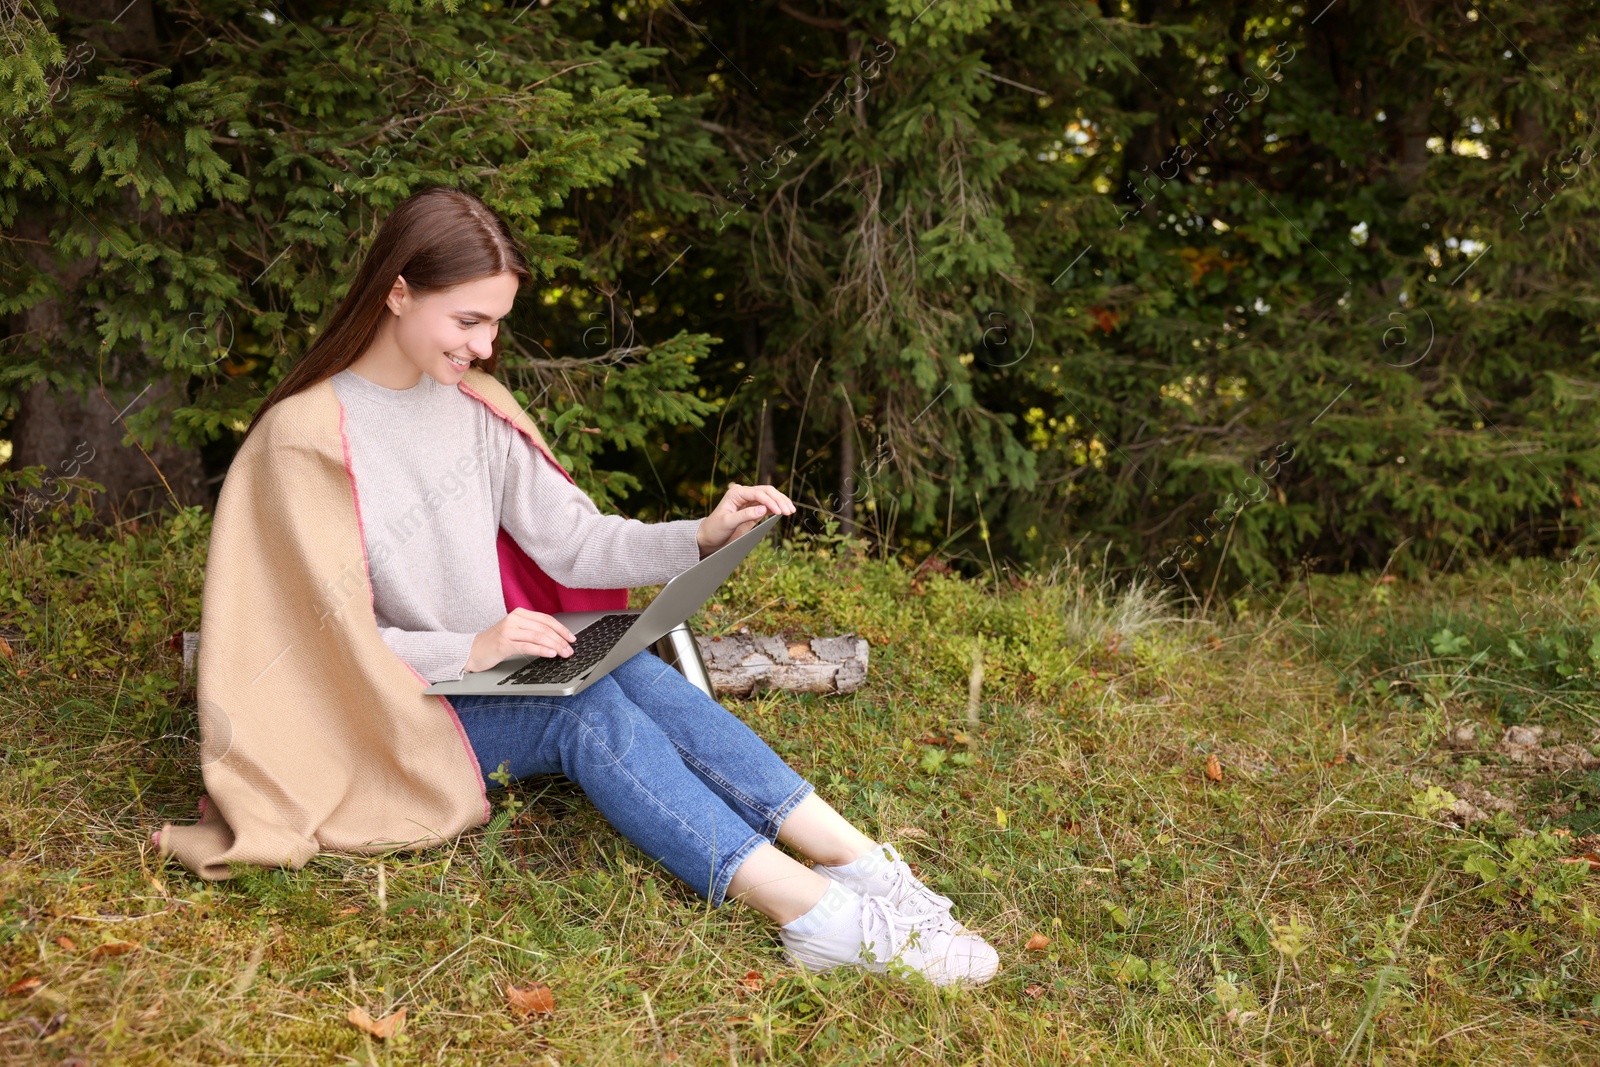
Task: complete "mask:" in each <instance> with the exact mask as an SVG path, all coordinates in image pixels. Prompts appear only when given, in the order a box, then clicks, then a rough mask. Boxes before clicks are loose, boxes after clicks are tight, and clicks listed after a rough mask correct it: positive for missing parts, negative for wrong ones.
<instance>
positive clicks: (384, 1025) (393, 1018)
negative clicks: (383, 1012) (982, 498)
mask: <svg viewBox="0 0 1600 1067" xmlns="http://www.w3.org/2000/svg"><path fill="white" fill-rule="evenodd" d="M345 1018H346V1019H348V1020H349V1021H350V1024H351V1025H352V1026H355V1027H356V1028H358V1029H361V1030H365V1031H366V1032H367V1033H369V1034H371V1035H372V1036H373V1037H376V1038H378V1039H379V1040H388V1039H389V1037H391V1036H392V1035H393V1034H394V1032H395V1031H396V1030H398V1029H399V1028H400V1024H401V1023H403V1022H405V1021H406V1009H404V1008H401V1009H400V1010H399V1011H397V1012H395V1013H394V1014H393V1015H390V1016H387V1017H385V1018H383V1019H380V1020H379V1021H378V1022H373V1021H372V1016H370V1015H368V1014H367V1013H366V1012H365V1011H363V1010H362V1009H360V1008H351V1009H350V1014H348V1015H346V1016H345Z"/></svg>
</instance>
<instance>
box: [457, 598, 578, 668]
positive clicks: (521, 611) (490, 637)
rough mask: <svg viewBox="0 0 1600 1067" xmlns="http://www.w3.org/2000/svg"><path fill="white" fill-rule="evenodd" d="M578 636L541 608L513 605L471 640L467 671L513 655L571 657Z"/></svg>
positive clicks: (493, 663)
mask: <svg viewBox="0 0 1600 1067" xmlns="http://www.w3.org/2000/svg"><path fill="white" fill-rule="evenodd" d="M576 639H577V635H576V634H574V633H573V632H572V631H571V630H569V629H567V628H566V627H565V626H563V625H561V623H559V622H557V621H556V619H555V617H554V616H552V615H546V614H545V613H544V612H542V611H529V610H528V609H527V608H515V609H513V610H512V612H511V614H510V615H507V616H506V617H505V618H503V619H501V620H500V621H499V622H497V623H495V624H494V625H493V626H491V627H489V628H488V629H487V630H485V631H483V632H482V633H480V634H479V635H478V636H477V637H475V638H473V640H472V652H471V653H470V654H469V655H468V656H467V670H468V671H486V670H488V669H489V668H490V667H493V666H495V665H496V664H498V663H500V662H502V661H504V660H507V659H510V658H511V657H512V656H562V657H566V656H570V655H572V645H571V642H572V641H574V640H576Z"/></svg>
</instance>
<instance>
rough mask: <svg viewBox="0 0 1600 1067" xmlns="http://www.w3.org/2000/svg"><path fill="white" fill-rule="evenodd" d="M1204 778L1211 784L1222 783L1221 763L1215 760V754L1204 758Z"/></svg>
mask: <svg viewBox="0 0 1600 1067" xmlns="http://www.w3.org/2000/svg"><path fill="white" fill-rule="evenodd" d="M1206 777H1207V778H1209V779H1211V780H1212V781H1213V782H1220V781H1222V761H1221V760H1219V759H1217V754H1216V753H1215V752H1212V753H1209V754H1207V756H1206Z"/></svg>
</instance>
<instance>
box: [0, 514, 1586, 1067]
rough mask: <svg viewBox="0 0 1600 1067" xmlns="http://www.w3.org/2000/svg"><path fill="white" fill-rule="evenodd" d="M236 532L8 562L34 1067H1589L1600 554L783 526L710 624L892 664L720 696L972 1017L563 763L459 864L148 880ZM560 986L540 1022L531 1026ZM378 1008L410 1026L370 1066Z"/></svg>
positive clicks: (345, 863)
mask: <svg viewBox="0 0 1600 1067" xmlns="http://www.w3.org/2000/svg"><path fill="white" fill-rule="evenodd" d="M208 531H209V520H208V519H207V517H206V516H204V515H203V514H202V513H200V512H199V511H190V512H186V513H183V514H182V515H180V516H178V517H176V518H173V519H170V520H167V521H166V522H163V523H161V524H159V525H143V526H139V525H130V526H128V527H125V528H124V529H122V530H121V531H119V535H118V537H117V538H116V539H115V540H114V541H112V540H96V539H93V538H87V537H80V536H77V535H74V534H71V533H67V532H63V531H61V530H59V529H57V530H55V531H52V530H50V529H41V530H36V531H34V533H33V534H32V535H31V536H29V537H27V538H23V539H13V540H12V541H10V542H9V543H7V544H6V546H5V548H4V552H5V554H6V557H7V558H6V560H5V566H4V568H3V569H0V636H4V637H5V639H6V641H7V642H8V647H9V649H10V655H8V656H0V681H3V682H4V685H3V687H0V694H3V695H0V700H3V701H4V711H5V713H6V714H7V716H8V719H9V721H10V722H11V723H12V724H13V725H12V727H11V728H10V729H9V730H8V731H7V735H6V743H5V752H4V761H5V774H4V776H3V778H0V836H3V839H0V854H3V855H4V857H5V859H4V860H3V862H0V961H3V966H4V971H5V973H4V980H5V981H6V983H7V986H8V988H9V989H10V991H11V993H12V995H10V996H8V997H7V998H5V999H4V1000H0V1005H3V1007H0V1057H3V1058H4V1059H5V1060H6V1061H7V1062H63V1063H64V1062H68V1061H69V1060H70V1059H72V1058H73V1057H79V1058H81V1059H82V1060H84V1061H86V1062H90V1063H98V1062H117V1063H150V1064H157V1063H160V1064H168V1063H218V1062H239V1061H242V1060H246V1059H249V1060H252V1061H254V1060H258V1059H260V1058H262V1057H271V1058H274V1059H276V1058H284V1059H291V1058H312V1059H315V1060H317V1061H322V1062H326V1061H333V1062H359V1063H381V1064H390V1063H393V1064H406V1063H438V1062H447V1063H448V1062H462V1063H467V1062H471V1063H477V1062H487V1061H504V1062H510V1063H594V1064H629V1063H652V1064H659V1063H663V1062H667V1063H681V1064H700V1063H705V1064H713V1063H715V1064H727V1063H748V1062H782V1063H805V1064H824V1065H836V1064H838V1065H842V1064H863V1063H880V1062H894V1063H901V1062H906V1063H909V1062H931V1063H938V1064H945V1063H948V1064H957V1063H961V1064H966V1063H996V1064H1015V1063H1128V1064H1135V1063H1137V1064H1150V1063H1164V1064H1195V1065H1201V1064H1233V1063H1240V1064H1243V1063H1252V1064H1263V1063H1264V1064H1326V1065H1343V1064H1353V1063H1363V1064H1367V1063H1371V1064H1378V1063H1384V1064H1396V1063H1406V1064H1412V1063H1459V1064H1469V1063H1470V1064H1501V1063H1505V1064H1511V1063H1533V1062H1538V1063H1582V1062H1594V1060H1595V1058H1596V1056H1597V1055H1600V1041H1597V1040H1596V1037H1595V1035H1594V1027H1595V1026H1596V1024H1597V1016H1596V1011H1597V1008H1600V970H1597V964H1596V958H1595V934H1596V932H1597V931H1600V892H1597V885H1600V874H1597V875H1594V876H1591V875H1590V874H1589V871H1590V867H1591V865H1595V866H1600V856H1597V858H1596V859H1595V861H1594V864H1591V863H1590V861H1589V860H1587V859H1585V858H1584V857H1585V853H1594V852H1595V845H1596V844H1597V841H1596V840H1595V839H1591V838H1589V837H1588V836H1587V835H1588V834H1589V833H1590V831H1591V830H1592V829H1593V828H1594V826H1595V820H1594V813H1595V812H1596V811H1597V810H1600V777H1597V773H1596V771H1595V770H1593V769H1591V770H1583V769H1581V768H1582V766H1583V765H1584V764H1585V762H1586V761H1588V760H1590V759H1595V761H1596V763H1597V764H1600V759H1596V757H1595V756H1594V749H1592V748H1591V747H1590V746H1591V745H1592V744H1593V742H1594V741H1595V732H1594V731H1595V728H1596V726H1597V725H1600V720H1597V719H1596V710H1597V708H1596V700H1595V681H1596V656H1594V655H1591V653H1590V650H1591V649H1592V648H1594V647H1596V646H1595V639H1594V634H1595V633H1596V632H1597V629H1600V628H1597V625H1596V620H1595V610H1596V599H1595V594H1594V593H1593V591H1592V590H1593V587H1592V584H1590V583H1589V582H1588V580H1587V579H1574V578H1573V577H1572V575H1578V574H1582V573H1583V572H1582V571H1580V570H1579V569H1577V568H1578V567H1579V566H1581V564H1556V563H1551V564H1547V565H1540V564H1535V563H1527V564H1518V565H1512V566H1503V567H1498V568H1494V569H1484V570H1480V571H1477V572H1473V573H1470V574H1467V575H1463V576H1458V577H1454V578H1449V579H1436V580H1434V581H1432V582H1429V583H1408V582H1390V581H1387V580H1378V579H1377V578H1376V577H1375V576H1372V575H1365V576H1346V577H1338V578H1314V579H1312V580H1311V582H1310V583H1309V585H1297V586H1289V587H1286V588H1285V589H1282V590H1277V591H1267V592H1266V593H1265V594H1263V595H1259V596H1252V597H1249V598H1241V599H1238V600H1234V601H1231V602H1230V604H1229V609H1230V610H1229V611H1228V612H1227V615H1226V617H1224V616H1222V615H1220V614H1212V615H1206V614H1201V613H1199V612H1197V611H1195V610H1194V608H1193V606H1192V605H1188V606H1185V605H1181V604H1179V603H1177V602H1176V601H1175V600H1174V599H1173V598H1172V597H1171V596H1169V595H1167V594H1164V593H1162V592H1161V591H1160V589H1158V588H1157V587H1155V586H1154V585H1142V586H1139V585H1135V586H1130V585H1129V584H1127V583H1126V582H1124V581H1121V580H1119V579H1118V578H1116V577H1115V576H1113V575H1109V574H1107V573H1106V572H1105V571H1104V570H1103V569H1101V568H1100V567H1098V566H1096V565H1095V564H1094V562H1093V561H1088V560H1085V561H1082V562H1081V564H1080V563H1076V562H1072V561H1070V560H1069V561H1068V562H1066V563H1063V564H1061V565H1058V566H1057V567H1056V568H1054V569H1053V570H1052V571H1050V572H1043V573H1031V574H1024V575H1013V576H1012V577H1011V578H1010V579H1009V580H1001V579H1000V577H999V575H994V576H993V577H992V579H991V580H976V579H963V578H960V577H959V576H957V575H956V574H955V573H954V572H952V571H951V570H950V568H949V567H948V566H947V565H945V564H944V563H943V562H941V561H939V560H932V559H931V560H926V561H920V562H919V561H903V560H888V561H878V560H872V559H868V558H864V557H863V556H862V555H861V554H860V553H859V552H857V551H855V550H854V544H853V543H852V542H850V541H849V540H847V539H841V538H838V537H836V536H832V535H824V536H821V537H813V538H806V537H801V538H796V539H793V540H789V541H782V542H777V541H769V542H768V543H765V544H763V545H762V546H761V547H759V548H758V549H757V550H756V552H755V553H754V554H752V556H751V557H749V559H748V560H747V561H746V563H745V564H743V565H742V566H741V568H740V569H739V571H738V572H737V573H736V574H735V575H734V577H733V578H732V579H731V580H730V581H729V582H728V583H727V584H726V585H725V586H724V587H723V588H722V589H721V590H719V591H718V595H717V596H716V597H715V598H714V599H713V600H712V601H710V602H709V603H708V604H707V605H706V606H705V607H704V608H703V609H702V611H700V612H699V613H697V615H696V616H695V617H694V618H693V619H691V626H692V627H693V628H694V630H695V631H696V632H697V633H699V634H703V635H717V634H725V633H730V632H734V631H736V630H738V629H739V628H740V627H742V626H748V627H749V628H750V629H751V630H753V631H755V632H760V633H782V634H786V635H790V636H797V635H826V634H837V633H847V632H854V633H859V634H861V635H863V636H865V637H866V638H867V640H868V642H869V644H870V649H871V659H870V667H869V671H868V680H867V684H866V685H865V687H864V688H862V689H861V690H859V691H857V692H855V693H852V694H848V695H840V696H831V697H822V696H812V695H803V694H793V693H783V692H773V691H767V692H762V693H758V694H757V695H755V696H753V697H751V698H749V699H743V700H736V699H727V700H725V703H727V704H728V705H729V706H730V707H731V708H733V709H734V710H735V711H736V712H737V714H739V715H740V716H741V717H742V718H743V719H744V720H745V721H746V722H748V723H750V724H751V726H752V727H753V728H755V729H756V731H757V732H758V733H760V734H761V736H762V737H763V738H765V739H767V740H768V742H769V743H770V744H772V746H773V747H774V748H775V749H776V750H777V751H778V752H779V753H780V754H781V755H783V756H784V757H785V758H786V759H787V760H788V761H789V762H790V763H791V764H792V765H793V766H794V767H795V768H796V769H797V770H799V771H800V772H801V773H802V774H804V775H805V776H806V777H807V778H808V779H810V780H811V781H812V782H813V783H815V784H816V786H817V788H818V791H819V793H820V794H821V795H822V796H823V797H824V798H825V799H827V800H828V801H829V802H830V803H831V804H833V805H834V806H835V807H837V808H838V809H839V810H840V811H842V812H843V813H844V814H845V815H846V816H847V817H849V818H850V819H851V820H852V821H854V822H855V823H856V824H857V825H858V826H860V827H861V828H862V829H863V830H864V831H865V832H867V833H869V834H871V835H873V836H874V837H875V838H876V839H878V840H886V841H893V842H895V843H896V844H897V845H898V846H899V847H900V848H901V850H902V852H903V853H904V854H905V855H906V856H907V858H908V859H910V860H911V861H912V862H913V863H914V864H916V866H917V867H918V868H919V869H920V871H921V873H922V875H923V877H924V879H925V880H927V881H928V882H929V883H930V884H931V885H933V886H934V887H935V888H937V889H939V890H940V891H941V892H945V893H947V894H948V895H950V896H951V897H952V898H953V899H954V900H955V901H956V914H957V916H958V917H960V918H962V919H963V921H965V922H967V923H968V925H970V926H973V927H974V928H976V929H978V930H979V931H980V932H981V933H983V934H984V935H985V936H986V937H987V938H988V939H989V940H990V941H991V942H993V943H994V944H995V945H996V946H997V947H998V948H999V950H1000V953H1001V959H1002V970H1001V972H1000V974H999V975H998V976H997V977H996V978H995V979H994V980H993V981H992V982H990V983H989V984H987V985H985V986H982V987H979V988H977V989H967V990H962V989H935V988H933V987H931V986H927V985H924V984H904V983H898V982H895V981H893V980H890V979H886V978H883V977H880V976H875V975H866V974H862V973H860V972H854V971H842V970H841V971H834V972H829V973H827V974H824V975H820V976H810V975H806V974H803V973H801V972H798V971H791V970H789V969H787V968H786V967H785V966H784V964H783V963H782V961H781V959H780V957H779V954H778V943H777V940H776V938H775V936H774V931H773V929H772V926H771V924H770V922H769V921H768V920H766V919H765V918H763V917H762V916H760V915H759V914H757V913H755V912H753V911H749V910H745V909H741V908H739V907H738V906H737V905H730V906H727V907H724V908H721V909H717V910H715V911H712V910H709V909H707V908H706V907H705V902H704V901H703V900H702V899H701V898H699V897H697V896H696V895H695V894H694V893H693V892H692V891H691V890H689V889H688V887H687V886H684V885H682V884H679V883H678V882H676V881H675V880H674V879H673V878H672V876H671V875H670V874H668V873H667V872H666V871H665V870H664V869H662V868H660V867H658V866H657V865H656V864H655V863H653V862H652V861H651V860H650V859H649V858H648V857H646V856H645V855H643V854H642V853H641V852H639V851H638V850H637V849H636V848H635V847H634V846H632V845H631V844H630V843H628V842H627V841H625V840H624V839H623V838H621V837H620V836H619V835H618V834H617V833H616V832H615V831H614V830H613V829H612V828H611V827H609V825H608V824H606V822H605V821H604V820H603V819H602V818H601V817H600V816H599V815H598V813H597V812H596V811H595V810H594V808H593V807H592V805H591V804H590V803H589V801H588V800H587V798H585V797H584V796H583V794H582V793H581V792H580V791H578V790H577V789H576V788H575V787H574V786H573V785H572V784H571V783H570V782H567V781H565V780H564V779H562V778H560V777H558V776H540V777H536V778H530V779H525V780H522V781H519V782H515V783H513V784H512V785H511V787H510V788H509V789H507V790H503V791H497V792H496V793H494V794H491V796H493V797H494V798H495V799H496V805H497V806H496V811H495V815H494V817H493V819H492V820H491V821H490V823H489V824H487V825H485V826H482V827H477V828H474V829H472V830H469V831H468V832H466V833H464V834H462V835H461V836H460V838H459V839H457V840H456V841H454V842H453V843H451V844H450V845H448V846H440V847H436V848H432V849H426V850H421V851H417V852H410V853H399V854H393V855H389V856H372V857H366V856H346V855H338V854H331V853H325V854H323V855H320V856H318V857H316V858H315V859H314V860H312V861H311V862H310V863H308V864H306V865H305V866H304V867H303V868H301V869H300V870H298V871H290V870H287V869H274V870H263V869H247V870H245V871H242V872H241V873H240V874H239V875H238V876H237V877H235V878H233V879H231V880H228V881H225V882H219V883H209V882H203V881H201V880H199V879H197V878H194V877H192V876H190V875H189V874H188V873H187V872H186V871H184V870H183V869H182V868H181V867H179V866H178V865H177V864H176V863H175V862H173V861H170V860H169V861H165V862H162V861H159V860H157V859H156V858H155V857H153V856H152V855H151V853H150V849H149V846H148V834H149V832H150V831H151V830H152V829H154V828H156V827H158V826H159V825H160V824H161V823H162V822H164V821H169V820H170V821H178V822H187V821H192V820H193V819H194V818H195V817H196V815H197V813H196V812H195V800H196V798H197V797H198V795H199V794H200V792H201V791H202V789H201V782H200V780H199V774H198V770H197V762H198V761H197V750H198V741H199V738H198V735H197V733H196V729H195V718H194V694H193V691H192V687H190V686H180V685H179V684H178V675H179V667H178V665H179V653H178V651H177V650H176V649H175V648H174V647H172V643H171V639H172V637H173V636H174V635H176V634H180V633H182V632H183V631H184V630H196V629H198V628H199V621H200V620H199V617H198V610H199V607H198V605H199V594H200V589H201V585H202V581H203V564H204V555H205V544H206V537H207V534H208ZM647 599H648V591H643V590H641V591H638V592H636V594H635V597H634V600H633V604H634V606H639V605H641V604H642V603H644V602H645V601H646V600H647ZM1219 603H1220V602H1219ZM975 648H976V651H977V654H978V655H979V656H980V657H981V661H982V666H983V675H982V688H981V700H980V705H979V717H978V724H977V726H976V728H974V727H973V726H972V724H971V723H970V721H969V720H968V718H967V701H968V687H969V679H970V677H971V674H972V660H973V654H974V650H975ZM1536 728H1537V731H1538V732H1537V733H1534V732H1532V731H1534V730H1535V729H1536ZM1513 731H1530V732H1528V733H1526V734H1520V733H1513ZM1528 738H1533V739H1534V743H1532V744H1523V743H1521V742H1522V741H1523V740H1526V739H1528ZM1574 768H1578V769H1574ZM1491 801H1494V802H1496V804H1503V805H1504V806H1496V805H1495V804H1492V803H1491ZM1468 809H1471V810H1470V811H1469V810H1468ZM1491 809H1492V810H1491ZM1464 812H1465V813H1466V814H1463V813H1464ZM1474 812H1475V815H1474V814H1473V813H1474ZM1586 817H1587V818H1588V819H1589V821H1588V822H1585V821H1584V820H1585V818H1586ZM1572 861H1575V862H1572ZM106 946H110V947H106ZM533 983H542V984H544V985H545V986H547V987H548V990H549V994H550V996H551V998H552V1001H551V1006H552V1007H553V1011H550V1012H533V1013H531V1014H525V1013H523V1012H522V1011H520V1010H518V1008H517V1007H516V1005H514V1004H513V1003H512V1001H511V999H510V998H509V997H508V993H507V988H508V987H509V986H516V987H519V988H522V989H526V988H529V987H530V986H532V984H533ZM353 1009H360V1010H361V1011H364V1012H366V1013H368V1014H369V1015H370V1017H371V1018H372V1019H374V1020H378V1019H384V1018H386V1017H389V1016H391V1015H393V1014H395V1013H397V1012H399V1011H400V1010H401V1009H405V1011H406V1016H405V1019H404V1022H403V1023H402V1024H401V1025H400V1026H399V1029H398V1031H397V1032H396V1033H394V1034H393V1035H392V1036H390V1037H388V1038H387V1039H381V1038H374V1037H372V1036H370V1035H369V1034H367V1033H366V1032H364V1031H363V1030H362V1029H360V1028H358V1027H357V1026H355V1025H353V1024H352V1023H351V1022H350V1021H349V1018H348V1017H349V1014H350V1013H351V1011H352V1010H353Z"/></svg>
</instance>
